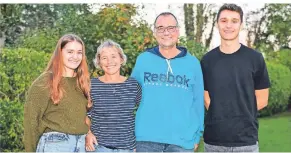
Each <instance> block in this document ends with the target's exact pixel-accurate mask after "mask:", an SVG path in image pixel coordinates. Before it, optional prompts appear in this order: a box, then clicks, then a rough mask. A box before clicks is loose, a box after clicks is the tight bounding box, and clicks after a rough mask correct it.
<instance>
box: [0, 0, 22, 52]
mask: <svg viewBox="0 0 291 153" xmlns="http://www.w3.org/2000/svg"><path fill="white" fill-rule="evenodd" d="M22 10H23V5H19V4H0V53H1V50H2V48H3V47H4V45H5V43H6V42H8V43H11V42H13V41H14V40H15V38H17V37H18V36H19V34H20V32H21V27H22V23H23V22H22V21H21V14H22Z"/></svg>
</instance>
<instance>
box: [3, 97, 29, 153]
mask: <svg viewBox="0 0 291 153" xmlns="http://www.w3.org/2000/svg"><path fill="white" fill-rule="evenodd" d="M0 133H1V137H0V152H4V151H5V152H6V151H9V152H11V151H13V152H19V151H23V149H24V146H23V143H22V140H23V139H22V138H23V103H21V102H19V101H17V100H16V101H10V100H9V99H8V98H7V97H6V98H3V99H0Z"/></svg>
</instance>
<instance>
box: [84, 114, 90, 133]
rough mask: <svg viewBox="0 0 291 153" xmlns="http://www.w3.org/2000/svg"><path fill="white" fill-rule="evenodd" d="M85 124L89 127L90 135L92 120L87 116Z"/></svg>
mask: <svg viewBox="0 0 291 153" xmlns="http://www.w3.org/2000/svg"><path fill="white" fill-rule="evenodd" d="M85 123H86V124H87V125H88V129H89V130H88V133H90V132H91V120H90V118H89V117H88V116H86V119H85Z"/></svg>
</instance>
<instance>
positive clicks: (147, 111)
mask: <svg viewBox="0 0 291 153" xmlns="http://www.w3.org/2000/svg"><path fill="white" fill-rule="evenodd" d="M154 26H155V27H154V37H155V38H156V40H157V42H158V46H156V47H153V48H151V49H148V50H146V51H145V52H143V53H142V54H141V55H139V56H138V58H137V61H136V65H135V67H134V69H133V72H132V77H134V78H135V79H136V80H138V82H139V83H140V84H141V86H142V91H143V92H142V101H141V104H140V106H139V108H138V110H137V114H136V124H135V125H136V127H135V133H136V140H137V148H136V150H137V151H138V152H193V148H194V147H195V149H196V148H197V147H198V144H199V140H200V137H201V135H202V134H201V132H202V131H203V129H204V128H203V121H204V106H203V77H202V70H201V67H200V63H199V61H198V60H197V58H195V57H193V56H192V55H190V53H188V52H187V50H186V48H184V47H177V46H176V44H177V42H178V37H179V27H178V22H177V19H176V17H175V16H174V15H173V14H172V13H169V12H165V13H161V14H160V15H158V16H157V18H156V20H155V23H154Z"/></svg>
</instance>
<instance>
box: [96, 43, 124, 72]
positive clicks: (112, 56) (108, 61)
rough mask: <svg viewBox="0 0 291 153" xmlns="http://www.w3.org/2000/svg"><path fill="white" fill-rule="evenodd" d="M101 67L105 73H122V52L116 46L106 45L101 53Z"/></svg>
mask: <svg viewBox="0 0 291 153" xmlns="http://www.w3.org/2000/svg"><path fill="white" fill-rule="evenodd" d="M99 58H100V67H101V68H102V69H103V71H104V73H105V75H106V74H107V75H114V74H118V75H119V74H120V67H121V65H122V63H123V61H124V60H123V59H122V58H121V55H120V52H119V51H118V49H116V48H115V47H105V48H103V49H102V51H101V53H100V56H99Z"/></svg>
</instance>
